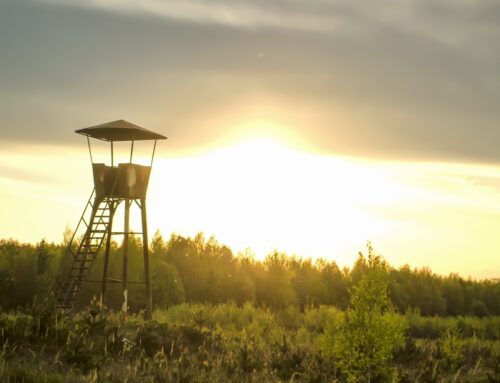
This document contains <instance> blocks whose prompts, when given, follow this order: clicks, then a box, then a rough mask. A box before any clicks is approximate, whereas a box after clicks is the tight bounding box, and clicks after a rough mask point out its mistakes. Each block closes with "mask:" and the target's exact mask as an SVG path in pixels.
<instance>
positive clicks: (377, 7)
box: [39, 0, 500, 46]
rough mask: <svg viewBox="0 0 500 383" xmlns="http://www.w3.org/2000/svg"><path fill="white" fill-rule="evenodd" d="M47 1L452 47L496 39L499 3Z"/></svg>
mask: <svg viewBox="0 0 500 383" xmlns="http://www.w3.org/2000/svg"><path fill="white" fill-rule="evenodd" d="M39 1H40V2H43V3H45V4H52V5H65V6H72V7H83V8H94V9H98V10H103V11H109V12H118V13H122V14H128V15H134V14H136V15H137V14H147V15H154V16H157V17H161V18H166V19H171V20H172V19H173V20H183V21H188V22H197V23H205V24H219V25H225V26H231V27H240V28H251V29H255V28H261V27H264V28H266V27H270V28H285V29H298V30H306V31H307V30H309V31H322V32H329V31H342V32H355V31H356V30H359V29H370V28H371V27H376V28H388V29H392V30H393V31H394V32H396V33H397V32H398V31H406V32H410V33H414V34H417V35H421V36H425V37H427V38H429V39H431V40H435V41H437V42H441V43H444V44H448V45H455V46H460V45H461V44H464V43H469V42H479V41H481V39H483V38H485V37H486V38H487V37H490V38H491V37H493V35H494V34H496V33H498V32H499V30H500V26H499V24H498V19H499V17H500V5H499V4H498V3H497V2H493V1H490V0H480V1H473V0H444V1H440V2H436V1H433V0H375V1H370V2H366V1H364V0H332V1H325V0H260V1H251V2H250V1H242V0H210V1H206V0H143V1H134V0H90V1H86V2H82V1H79V0H39Z"/></svg>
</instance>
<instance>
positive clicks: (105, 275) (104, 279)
mask: <svg viewBox="0 0 500 383" xmlns="http://www.w3.org/2000/svg"><path fill="white" fill-rule="evenodd" d="M108 203H109V217H110V218H109V224H108V233H107V237H106V250H105V251H104V270H103V272H102V285H101V305H104V304H105V302H106V282H107V280H108V264H109V251H110V249H111V231H112V226H113V216H114V214H115V203H114V202H112V201H108Z"/></svg>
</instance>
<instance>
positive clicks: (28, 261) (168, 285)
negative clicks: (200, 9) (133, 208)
mask: <svg viewBox="0 0 500 383" xmlns="http://www.w3.org/2000/svg"><path fill="white" fill-rule="evenodd" d="M66 237H70V236H69V234H68V233H66ZM129 246H130V250H129V281H131V282H132V284H131V286H130V290H131V293H130V294H129V295H130V308H131V310H132V311H138V310H140V309H142V308H143V302H144V301H145V300H144V295H143V293H144V291H143V290H144V285H142V284H140V283H134V282H141V281H144V276H143V273H144V269H143V260H142V247H141V246H142V245H141V242H140V241H139V240H135V239H134V237H131V240H130V245H129ZM150 247H151V248H150V250H151V270H152V277H151V278H152V288H153V297H154V299H153V301H154V305H155V307H156V308H168V307H170V306H171V305H175V304H179V303H183V302H189V303H212V304H217V303H223V302H233V303H235V304H237V305H241V304H243V303H245V302H252V303H254V304H256V305H258V306H262V307H271V308H283V307H286V306H289V305H294V306H297V307H299V309H301V310H303V309H304V308H305V307H308V306H312V307H317V306H320V305H330V306H335V307H337V308H338V309H341V310H344V309H346V308H347V305H348V303H349V299H350V293H349V291H350V289H351V287H352V286H353V285H355V284H356V283H358V282H359V281H360V280H361V278H362V276H363V274H364V272H365V271H366V269H367V263H366V257H365V256H363V254H362V253H360V254H359V256H358V258H357V260H356V262H355V263H354V265H353V266H352V267H351V268H347V267H346V268H342V269H341V268H340V267H339V266H338V265H337V264H336V263H335V261H333V260H330V261H327V260H323V259H319V260H317V261H315V262H313V261H311V260H310V259H302V258H299V257H296V256H290V255H287V254H285V253H282V252H278V251H274V252H272V253H271V254H269V255H268V256H267V257H266V258H265V259H264V260H263V261H260V260H256V259H255V258H254V257H253V255H252V253H251V251H247V252H246V253H245V254H241V253H240V254H236V255H235V254H234V253H233V252H232V250H231V249H230V248H229V247H228V246H225V245H223V244H220V243H219V242H218V241H217V240H216V239H215V238H213V237H211V238H209V239H206V238H205V236H204V235H203V234H202V233H199V234H198V235H197V236H196V237H194V238H189V237H183V236H180V235H176V234H173V235H172V236H171V237H170V239H168V240H165V239H164V238H163V237H162V236H161V234H160V233H158V232H157V233H156V234H155V235H154V237H153V239H152V241H151V244H150ZM65 250H66V244H65V243H64V242H63V243H61V244H54V243H47V242H45V241H44V240H42V241H40V242H39V243H38V244H36V245H31V244H21V243H19V242H17V241H15V240H1V241H0V306H1V307H3V308H4V309H15V308H17V307H22V306H25V305H27V304H29V303H31V302H32V301H33V298H34V296H35V295H38V296H39V297H42V296H46V295H47V294H48V292H49V290H50V289H51V288H53V287H54V286H53V285H54V280H55V278H57V277H59V278H60V277H61V276H62V275H61V274H62V273H63V272H64V271H65V268H66V266H67V265H66V264H65V261H69V258H70V257H69V256H67V257H64V254H65ZM121 260H122V259H121V248H120V246H119V245H118V244H117V243H113V246H112V253H111V256H110V275H111V277H114V278H116V279H120V276H121ZM102 261H103V257H98V258H97V260H96V262H95V264H94V266H93V269H92V271H91V274H90V276H89V280H91V281H99V280H101V279H102V268H103V262H102ZM387 270H388V273H389V275H388V285H389V295H390V298H391V300H392V302H393V304H394V305H395V307H396V309H397V311H398V312H400V313H404V312H406V311H407V310H409V309H412V310H417V311H418V312H419V313H420V314H422V315H424V316H436V315H438V316H457V315H473V316H478V317H484V316H488V315H500V281H499V280H473V279H470V278H469V279H464V278H462V277H461V276H459V275H457V274H450V275H447V276H440V275H436V274H435V273H433V272H432V271H431V270H430V269H429V268H420V269H413V268H411V267H410V266H408V265H405V266H402V267H400V268H397V269H396V268H393V267H391V266H390V265H387ZM110 290H111V291H110V294H109V297H107V302H106V304H107V306H109V307H111V308H118V307H120V306H121V292H120V291H121V286H120V285H119V284H116V285H114V286H113V285H111V287H110ZM99 291H100V284H99V283H92V282H90V283H87V286H86V287H85V289H84V291H82V294H81V298H80V301H79V304H80V306H82V305H85V304H88V302H89V301H90V299H91V298H92V296H94V295H95V296H99Z"/></svg>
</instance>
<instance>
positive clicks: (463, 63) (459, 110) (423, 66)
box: [0, 0, 500, 162]
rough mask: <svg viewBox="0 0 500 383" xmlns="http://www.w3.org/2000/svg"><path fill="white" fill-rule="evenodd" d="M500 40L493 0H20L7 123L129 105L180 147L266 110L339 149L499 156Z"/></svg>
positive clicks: (110, 115)
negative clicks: (499, 44) (371, 0)
mask: <svg viewBox="0 0 500 383" xmlns="http://www.w3.org/2000/svg"><path fill="white" fill-rule="evenodd" d="M498 41H500V4H497V2H493V1H486V0H483V1H471V0H444V1H440V2H435V1H430V0H404V1H400V0H398V1H396V0H386V1H373V2H368V3H367V2H365V1H360V0H349V1H348V0H337V1H323V0H309V1H305V0H304V1H300V0H269V1H264V0H260V1H259V0H258V1H252V2H245V1H238V0H235V1H223V0H218V1H213V0H212V1H201V0H186V1H178V0H172V1H159V0H149V1H130V0H113V1H110V0H109V1H106V0H93V1H88V2H79V1H76V0H32V1H24V2H17V1H10V2H6V3H2V4H0V48H1V50H2V66H1V67H0V81H1V84H2V87H1V88H0V114H1V115H2V117H3V127H2V128H0V134H1V138H2V139H3V140H14V141H16V140H17V141H38V140H42V141H49V142H50V141H54V140H55V141H65V142H69V140H71V138H69V136H71V135H70V134H68V130H72V129H77V128H80V127H84V126H87V125H93V124H97V123H100V122H103V121H108V120H113V119H116V118H125V119H129V120H131V121H134V122H137V123H138V124H140V125H143V126H146V127H149V128H151V129H153V130H159V131H162V132H163V133H165V134H167V135H168V136H169V137H171V138H172V140H171V141H170V142H169V147H171V148H174V147H177V148H178V149H180V148H186V147H199V146H203V145H207V144H210V143H213V144H216V143H217V142H218V140H219V139H220V137H223V136H226V135H228V134H229V135H231V134H232V135H234V134H233V133H234V130H237V129H238V126H239V125H241V124H242V123H243V124H247V122H248V121H251V120H267V121H271V122H275V123H277V124H279V125H281V126H287V127H288V129H289V130H290V132H291V133H293V134H294V135H296V136H297V137H299V138H300V140H302V141H307V142H308V143H310V144H311V145H312V146H314V147H316V148H317V149H318V150H322V151H326V152H330V153H342V154H349V155H360V156H367V157H370V156H375V157H383V158H390V159H412V160H416V159H424V160H427V159H430V160H447V161H448V160H452V161H456V160H459V161H472V162H474V161H480V162H498V161H500V153H499V152H498V150H497V147H496V142H498V139H500V131H499V129H498V126H499V123H500V107H499V105H498V100H499V99H500V69H499V68H500V66H499V63H500V52H499V51H498V49H496V45H497V42H498ZM26 111H28V113H27V112H26ZM247 125H248V124H247ZM73 140H74V141H73V142H76V140H75V139H73Z"/></svg>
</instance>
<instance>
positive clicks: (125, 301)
mask: <svg viewBox="0 0 500 383" xmlns="http://www.w3.org/2000/svg"><path fill="white" fill-rule="evenodd" d="M130 202H131V201H130V200H129V199H126V200H125V224H124V237H123V273H122V291H123V304H122V311H123V312H124V313H125V314H126V313H127V310H128V291H127V280H128V235H129V225H130Z"/></svg>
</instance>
